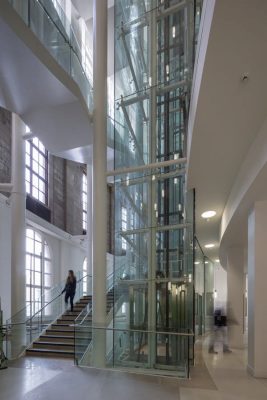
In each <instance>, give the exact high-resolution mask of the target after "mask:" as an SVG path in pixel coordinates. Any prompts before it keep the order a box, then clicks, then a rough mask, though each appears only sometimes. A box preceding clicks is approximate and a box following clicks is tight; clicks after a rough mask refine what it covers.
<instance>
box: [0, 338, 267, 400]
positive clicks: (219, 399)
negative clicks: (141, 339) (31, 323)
mask: <svg viewBox="0 0 267 400" xmlns="http://www.w3.org/2000/svg"><path fill="white" fill-rule="evenodd" d="M245 358H246V353H245V351H240V350H233V352H232V353H230V354H224V353H222V352H221V351H220V349H219V353H218V354H209V353H208V352H207V339H206V340H204V342H203V344H202V342H201V341H199V342H198V344H197V346H196V366H195V367H194V368H192V369H191V379H190V380H177V379H175V378H162V377H155V376H144V375H139V374H129V373H125V372H117V371H107V370H105V371H103V370H96V369H91V368H77V367H75V366H73V364H72V362H71V361H66V360H53V359H48V360H46V359H40V358H39V359H37V358H29V357H28V358H22V359H20V360H18V361H16V362H13V363H10V366H9V368H8V369H6V370H1V371H0V399H1V400H58V399H62V400H80V399H83V400H84V399H85V400H86V399H88V400H89V399H90V400H115V399H116V400H173V399H176V400H252V399H253V400H266V399H267V379H254V378H252V377H251V376H250V375H248V373H247V372H246V360H245Z"/></svg>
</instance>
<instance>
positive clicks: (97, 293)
mask: <svg viewBox="0 0 267 400" xmlns="http://www.w3.org/2000/svg"><path fill="white" fill-rule="evenodd" d="M93 31H94V34H93V41H94V43H93V48H94V71H93V73H94V137H93V210H94V212H93V326H94V327H95V328H97V327H98V328H101V327H104V326H105V324H106V248H107V181H106V172H107V162H106V154H107V139H106V130H107V0H94V3H93ZM105 358H106V332H105V330H103V329H93V365H94V366H95V367H100V368H101V367H104V366H105Z"/></svg>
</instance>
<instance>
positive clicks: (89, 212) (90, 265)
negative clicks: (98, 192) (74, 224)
mask: <svg viewBox="0 0 267 400" xmlns="http://www.w3.org/2000/svg"><path fill="white" fill-rule="evenodd" d="M86 174H87V273H88V275H89V278H88V279H87V293H88V294H92V293H91V290H92V289H91V287H92V285H91V283H92V280H91V278H90V276H92V274H93V234H92V233H93V232H92V231H93V176H92V175H93V174H92V165H89V164H88V165H87V173H86Z"/></svg>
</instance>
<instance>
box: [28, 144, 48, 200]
mask: <svg viewBox="0 0 267 400" xmlns="http://www.w3.org/2000/svg"><path fill="white" fill-rule="evenodd" d="M25 165H26V171H25V178H26V192H27V193H28V194H30V195H31V196H32V197H34V198H35V199H37V200H39V201H41V202H42V203H44V204H46V205H47V204H48V152H47V150H46V149H45V147H44V145H43V143H42V142H41V141H40V140H39V139H38V138H37V137H35V138H33V139H30V140H26V154H25Z"/></svg>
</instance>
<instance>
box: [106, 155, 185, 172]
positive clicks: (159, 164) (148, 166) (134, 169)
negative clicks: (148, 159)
mask: <svg viewBox="0 0 267 400" xmlns="http://www.w3.org/2000/svg"><path fill="white" fill-rule="evenodd" d="M186 161H187V159H186V158H177V159H175V160H167V161H161V162H156V163H151V164H145V165H138V166H137V167H129V168H118V169H115V170H113V171H108V172H107V176H117V175H125V174H130V173H133V172H139V171H145V170H147V169H153V168H164V167H169V166H171V165H179V164H186Z"/></svg>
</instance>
